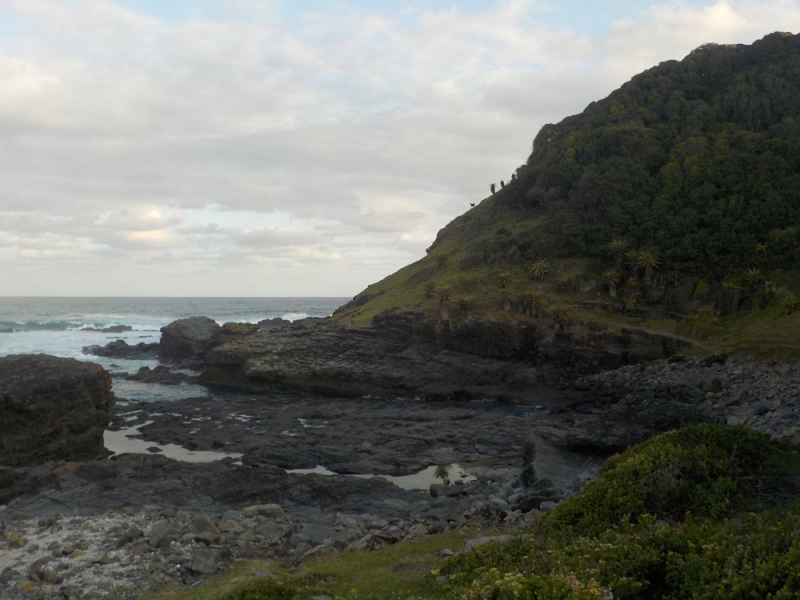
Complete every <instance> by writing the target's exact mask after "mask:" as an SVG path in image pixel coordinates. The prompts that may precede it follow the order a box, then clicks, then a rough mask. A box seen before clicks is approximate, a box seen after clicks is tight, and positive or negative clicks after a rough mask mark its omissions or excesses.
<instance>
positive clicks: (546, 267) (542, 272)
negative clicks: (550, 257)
mask: <svg viewBox="0 0 800 600" xmlns="http://www.w3.org/2000/svg"><path fill="white" fill-rule="evenodd" d="M525 270H526V271H527V272H528V275H530V276H531V279H535V280H536V281H542V280H543V279H545V278H546V277H547V275H548V273H550V270H551V266H550V263H549V262H547V261H546V260H545V259H543V258H541V259H539V260H537V261H535V262H533V263H531V264H530V265H528V268H527V269H525Z"/></svg>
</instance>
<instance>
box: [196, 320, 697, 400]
mask: <svg viewBox="0 0 800 600" xmlns="http://www.w3.org/2000/svg"><path fill="white" fill-rule="evenodd" d="M687 345H688V344H687V343H686V342H685V341H682V340H680V339H677V338H673V337H667V336H658V335H654V334H651V333H647V332H643V331H638V330H634V329H627V330H623V331H622V332H620V333H611V332H596V333H591V332H589V333H583V334H580V335H579V334H576V333H570V332H566V331H560V332H556V334H555V335H552V333H551V332H548V331H547V330H543V329H542V328H539V327H537V326H536V325H535V324H531V323H518V324H514V325H512V324H509V323H500V322H491V321H473V322H471V323H463V324H461V325H459V326H458V327H455V328H453V329H452V330H448V329H443V330H438V331H437V327H436V323H435V322H432V321H429V320H427V319H426V318H425V317H424V316H423V315H420V314H414V313H401V314H391V313H389V314H384V315H381V316H380V318H377V319H375V323H374V324H373V325H372V326H370V327H358V328H343V327H340V326H338V325H337V324H335V323H332V322H330V321H328V320H323V321H311V322H308V323H304V322H299V323H296V324H294V325H292V326H290V327H286V328H284V329H281V330H278V331H269V332H261V333H259V334H257V335H255V336H253V335H249V336H247V337H243V338H241V339H237V340H231V341H228V342H226V343H223V344H220V345H217V346H215V347H214V348H212V350H211V351H210V352H209V353H208V355H207V356H206V370H205V372H204V374H203V376H202V380H203V381H204V382H205V383H211V384H222V385H230V386H234V387H239V388H246V389H251V390H267V389H275V388H281V389H301V390H307V391H313V392H317V393H325V394H334V395H336V394H339V395H365V394H376V395H384V396H392V395H403V396H410V395H413V396H420V397H428V398H482V397H493V398H494V397H500V398H506V399H509V400H513V401H520V402H535V401H536V398H537V392H536V388H538V387H540V386H541V385H543V384H553V383H559V382H566V381H567V380H569V379H570V378H573V377H575V376H577V375H582V374H587V373H594V372H597V371H600V370H604V369H611V368H616V367H619V366H621V365H625V364H631V363H638V362H642V361H649V360H656V359H659V358H664V357H666V356H671V355H673V354H675V353H676V352H678V351H679V350H681V349H682V348H685V347H686V346H687Z"/></svg>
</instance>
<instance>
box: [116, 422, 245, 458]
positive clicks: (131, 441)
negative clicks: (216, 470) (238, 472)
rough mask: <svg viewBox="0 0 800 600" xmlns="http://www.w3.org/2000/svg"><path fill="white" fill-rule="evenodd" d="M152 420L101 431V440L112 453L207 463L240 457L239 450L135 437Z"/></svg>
mask: <svg viewBox="0 0 800 600" xmlns="http://www.w3.org/2000/svg"><path fill="white" fill-rule="evenodd" d="M152 422H153V421H146V422H144V423H142V424H140V425H136V426H134V427H127V428H125V429H120V430H118V431H108V430H106V431H105V433H103V441H104V443H105V447H106V449H108V450H110V451H111V452H113V453H114V454H125V453H130V454H161V455H162V456H166V457H167V458H171V459H172V460H180V461H183V462H190V463H208V462H214V461H216V460H222V459H223V458H233V459H235V460H238V459H240V458H241V457H242V455H241V454H240V453H239V452H215V451H211V450H187V449H186V448H184V447H183V446H178V445H177V444H156V443H154V442H148V441H146V440H140V439H136V438H134V437H131V436H134V435H139V433H140V432H139V429H140V428H142V427H144V426H145V425H150V424H151V423H152ZM150 448H158V449H159V450H160V452H151V451H150Z"/></svg>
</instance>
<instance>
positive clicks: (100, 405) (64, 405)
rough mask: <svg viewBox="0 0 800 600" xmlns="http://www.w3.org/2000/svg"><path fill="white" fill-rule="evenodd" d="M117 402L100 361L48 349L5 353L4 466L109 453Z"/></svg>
mask: <svg viewBox="0 0 800 600" xmlns="http://www.w3.org/2000/svg"><path fill="white" fill-rule="evenodd" d="M113 404H114V395H113V393H112V392H111V378H110V377H109V375H108V373H106V371H105V370H104V369H103V368H102V367H101V366H100V365H96V364H92V363H84V362H80V361H77V360H74V359H71V358H56V357H53V356H47V355H44V354H36V355H24V354H20V355H12V356H6V357H3V358H0V465H7V466H13V467H16V466H19V465H33V464H40V463H43V462H45V461H50V460H90V459H94V458H97V457H98V456H99V455H103V454H104V452H105V450H104V448H103V431H104V430H105V428H106V426H107V425H108V423H109V421H110V416H109V410H110V409H111V406H112V405H113Z"/></svg>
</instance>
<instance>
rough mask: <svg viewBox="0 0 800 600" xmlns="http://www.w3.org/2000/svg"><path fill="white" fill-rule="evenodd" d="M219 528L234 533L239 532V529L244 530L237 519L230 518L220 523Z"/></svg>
mask: <svg viewBox="0 0 800 600" xmlns="http://www.w3.org/2000/svg"><path fill="white" fill-rule="evenodd" d="M219 528H220V529H221V530H222V531H228V532H231V531H233V532H236V533H241V531H243V530H244V528H243V527H242V525H241V523H239V522H238V521H234V520H233V519H231V520H230V521H224V522H222V523H220V524H219Z"/></svg>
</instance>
